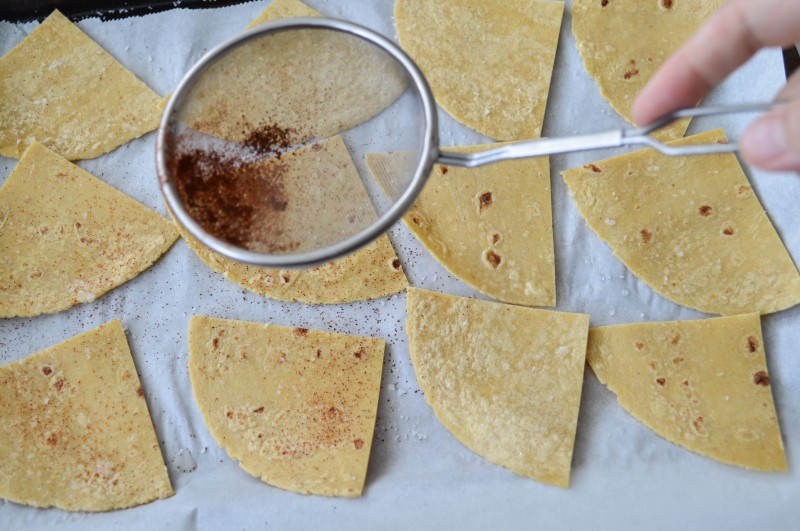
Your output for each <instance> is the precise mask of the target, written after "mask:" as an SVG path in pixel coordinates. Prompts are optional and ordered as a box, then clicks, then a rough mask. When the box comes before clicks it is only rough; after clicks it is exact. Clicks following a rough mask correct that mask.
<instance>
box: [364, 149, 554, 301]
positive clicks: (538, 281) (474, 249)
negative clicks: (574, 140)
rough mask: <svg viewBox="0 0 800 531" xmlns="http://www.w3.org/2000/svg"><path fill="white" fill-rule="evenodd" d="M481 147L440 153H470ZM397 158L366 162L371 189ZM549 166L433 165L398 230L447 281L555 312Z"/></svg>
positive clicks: (540, 161)
mask: <svg viewBox="0 0 800 531" xmlns="http://www.w3.org/2000/svg"><path fill="white" fill-rule="evenodd" d="M486 147H487V146H471V147H460V148H448V149H449V150H452V151H457V152H460V153H472V152H475V151H479V150H482V149H486ZM402 156H403V155H402V154H392V153H375V154H368V155H367V166H368V167H369V169H370V171H371V172H372V174H373V175H374V176H375V178H376V180H377V181H378V182H379V183H383V182H387V181H392V176H391V174H392V173H393V172H394V171H395V168H397V167H402V164H395V163H394V162H393V161H394V160H395V159H397V158H398V157H402ZM550 202H551V200H550V164H549V161H548V159H547V158H546V157H540V158H536V159H528V160H513V161H506V162H502V163H499V164H492V165H489V166H484V167H482V168H475V169H464V168H457V167H453V166H444V165H437V166H436V167H435V168H434V170H433V172H432V173H431V175H430V177H429V178H428V181H427V183H426V184H425V188H424V189H423V191H422V193H421V194H420V196H419V197H418V198H417V200H416V202H415V203H414V205H413V206H412V207H411V209H410V210H409V212H408V213H407V214H406V215H405V216H404V217H403V222H404V223H405V225H406V226H407V227H408V228H409V229H410V230H411V232H413V233H414V235H415V236H416V237H417V238H418V239H419V240H420V241H421V242H422V244H423V245H424V246H425V247H426V248H427V249H428V250H429V251H430V252H431V254H433V256H434V257H435V258H436V259H437V260H438V261H439V262H440V263H441V264H442V265H443V266H444V267H445V268H446V269H447V270H448V271H450V272H451V273H452V274H453V275H455V276H456V277H458V278H459V279H461V280H463V281H464V282H466V283H467V284H469V285H470V286H472V287H473V288H475V289H477V290H478V291H481V292H482V293H485V294H487V295H489V296H490V297H493V298H495V299H498V300H500V301H503V302H508V303H513V304H523V305H526V306H555V304H556V284H555V260H554V255H553V254H554V253H553V216H552V208H551V205H550Z"/></svg>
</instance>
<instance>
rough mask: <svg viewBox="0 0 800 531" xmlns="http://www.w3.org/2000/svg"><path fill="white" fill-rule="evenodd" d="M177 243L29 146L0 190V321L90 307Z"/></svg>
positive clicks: (109, 193)
mask: <svg viewBox="0 0 800 531" xmlns="http://www.w3.org/2000/svg"><path fill="white" fill-rule="evenodd" d="M177 238H178V231H177V230H176V229H175V226H174V225H173V224H172V223H170V222H169V221H168V220H166V219H164V218H163V217H161V216H159V215H158V214H156V213H155V212H153V211H151V210H150V209H148V208H146V207H144V206H142V205H141V204H139V203H137V202H136V201H134V200H133V199H131V198H130V197H128V196H126V195H125V194H123V193H122V192H119V191H117V190H116V189H114V188H112V187H111V186H109V185H107V184H105V183H104V182H102V181H100V180H99V179H97V178H96V177H94V176H93V175H91V174H89V173H87V172H85V171H83V170H82V169H80V168H78V167H77V166H75V165H74V164H72V163H70V162H69V161H67V160H66V159H64V158H62V157H60V156H59V155H56V154H55V153H53V152H52V151H49V150H48V149H47V148H46V147H44V146H42V145H41V144H38V143H35V142H34V143H33V144H31V146H30V147H29V148H28V149H27V151H26V152H25V154H24V155H23V156H22V158H21V159H20V161H19V163H18V164H17V167H16V168H14V171H13V172H12V173H11V175H10V176H9V177H8V179H7V180H6V182H5V184H3V186H2V187H0V317H15V316H23V317H27V316H33V315H39V314H42V313H54V312H58V311H61V310H65V309H67V308H70V307H72V306H74V305H76V304H79V303H82V302H89V301H92V300H94V299H95V298H97V297H99V296H100V295H102V294H103V293H105V292H107V291H109V290H111V289H113V288H115V287H117V286H119V285H120V284H122V283H124V282H127V281H128V280H130V279H132V278H133V277H135V276H136V275H138V274H139V273H141V272H142V271H144V270H145V269H147V268H148V267H150V266H151V265H152V264H153V263H154V262H155V261H156V260H158V258H159V257H160V256H161V255H162V254H164V253H165V252H166V251H167V249H169V248H170V246H171V245H172V244H173V243H174V242H175V240H176V239H177Z"/></svg>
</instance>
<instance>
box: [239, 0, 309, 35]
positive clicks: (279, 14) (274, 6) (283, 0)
mask: <svg viewBox="0 0 800 531" xmlns="http://www.w3.org/2000/svg"><path fill="white" fill-rule="evenodd" d="M319 16H321V15H320V14H319V13H318V12H316V11H314V10H313V9H311V8H310V7H308V6H307V5H305V4H304V3H303V2H300V1H299V0H272V2H271V3H270V4H269V5H268V6H267V8H266V9H265V10H264V11H262V12H261V13H259V14H258V16H257V17H256V18H254V19H253V21H252V22H251V23H250V24H248V25H247V27H246V28H245V29H250V28H254V27H256V26H258V25H261V24H264V23H265V22H271V21H273V20H279V19H282V18H295V17H319Z"/></svg>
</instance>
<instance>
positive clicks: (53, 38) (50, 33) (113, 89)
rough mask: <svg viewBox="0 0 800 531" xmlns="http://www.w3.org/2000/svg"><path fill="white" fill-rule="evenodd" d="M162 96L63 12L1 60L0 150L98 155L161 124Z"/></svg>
mask: <svg viewBox="0 0 800 531" xmlns="http://www.w3.org/2000/svg"><path fill="white" fill-rule="evenodd" d="M159 100H160V97H159V96H158V95H157V94H156V93H155V92H153V91H152V90H151V89H150V88H149V87H147V85H145V84H144V83H142V82H141V81H140V80H139V79H137V78H136V76H134V75H133V73H131V72H130V71H129V70H126V69H125V67H124V66H122V65H121V64H120V63H119V62H117V61H116V60H115V59H114V58H113V57H111V56H110V55H109V54H108V53H107V52H106V51H105V50H103V49H102V48H101V47H100V46H98V45H97V43H95V42H94V41H93V40H91V39H90V38H89V37H88V36H87V35H86V34H85V33H83V32H82V31H81V30H80V29H78V27H77V26H75V25H74V24H72V23H71V22H70V21H69V20H68V19H67V18H66V17H64V15H62V14H61V13H60V12H59V11H54V12H53V14H52V15H50V16H49V17H47V19H45V21H44V22H42V24H41V25H39V26H38V27H37V28H36V29H34V30H33V31H32V32H31V33H30V34H29V35H28V36H27V37H26V38H25V39H24V40H23V41H22V42H20V43H19V44H18V45H17V46H16V47H14V48H13V49H12V50H11V51H10V52H8V53H7V54H6V55H4V56H3V57H0V155H3V156H6V157H14V158H19V157H20V156H22V153H23V152H24V151H25V149H27V147H28V146H29V145H30V144H31V143H33V142H34V141H36V142H41V143H42V144H44V145H45V146H47V147H48V148H50V149H52V150H53V151H55V152H57V153H59V154H60V155H62V156H63V157H66V158H67V159H69V160H76V159H91V158H94V157H97V156H100V155H102V154H103V153H107V152H109V151H111V150H112V149H115V148H117V147H119V146H121V145H122V144H125V143H126V142H128V141H130V140H132V139H134V138H136V137H139V136H141V135H143V134H145V133H147V132H148V131H152V130H153V129H155V128H156V127H158V121H159V118H160V115H161V112H160V110H159V107H158V105H159Z"/></svg>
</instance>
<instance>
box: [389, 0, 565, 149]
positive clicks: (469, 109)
mask: <svg viewBox="0 0 800 531" xmlns="http://www.w3.org/2000/svg"><path fill="white" fill-rule="evenodd" d="M563 13H564V2H550V1H530V0H513V1H509V0H488V1H481V2H473V1H470V0H455V1H448V2H440V1H436V0H397V2H396V3H395V21H396V23H397V35H398V38H399V39H400V45H401V46H402V47H403V48H404V49H405V50H406V51H407V52H408V53H409V55H411V57H412V58H413V59H414V60H415V61H416V62H417V63H418V64H419V66H420V68H421V69H422V71H423V73H424V74H425V77H426V78H427V79H428V82H429V83H430V85H431V89H432V90H433V95H434V97H435V98H436V102H437V103H438V104H439V105H441V106H442V108H443V109H444V110H446V111H447V112H448V113H449V114H450V115H451V116H453V118H455V119H456V120H458V121H460V122H461V123H463V124H465V125H467V126H469V127H471V128H472V129H475V130H476V131H478V132H479V133H482V134H484V135H486V136H488V137H490V138H494V139H495V140H519V139H526V138H538V137H539V136H541V131H542V122H543V121H544V110H545V106H546V104H547V94H548V92H549V89H550V78H551V76H552V72H553V64H554V62H555V55H556V47H557V45H558V35H559V32H560V30H561V18H562V16H563Z"/></svg>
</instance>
